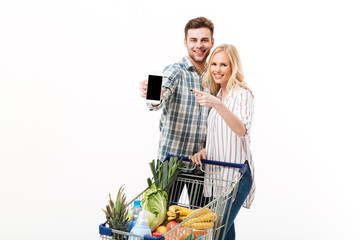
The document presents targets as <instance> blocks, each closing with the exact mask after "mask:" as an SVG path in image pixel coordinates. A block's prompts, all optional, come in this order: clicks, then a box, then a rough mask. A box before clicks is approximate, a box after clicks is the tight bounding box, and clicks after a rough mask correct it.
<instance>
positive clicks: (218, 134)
mask: <svg viewBox="0 0 360 240" xmlns="http://www.w3.org/2000/svg"><path fill="white" fill-rule="evenodd" d="M208 66H209V67H208V69H207V71H206V73H205V74H204V77H203V86H204V87H205V86H206V85H208V86H210V91H211V93H212V94H213V95H216V97H215V96H213V95H211V94H208V93H204V92H200V91H196V90H193V92H195V93H196V94H197V95H196V96H197V101H198V102H199V104H200V105H201V106H207V107H211V108H212V109H211V111H210V113H209V116H208V126H207V129H208V130H207V138H206V147H205V148H204V149H202V150H200V151H199V152H198V153H196V154H195V155H193V156H190V157H189V158H190V159H191V160H192V161H193V162H194V163H197V164H200V163H201V159H210V160H215V161H222V162H229V163H240V164H244V163H246V164H248V170H247V171H246V172H245V174H244V175H243V177H242V178H241V180H240V182H239V185H238V190H237V192H236V199H235V201H234V203H233V204H232V207H231V211H230V216H229V220H228V224H227V227H226V231H225V238H224V239H235V226H234V220H235V217H236V215H237V213H238V212H239V210H240V208H241V206H243V207H245V208H250V206H251V203H252V201H253V198H254V192H255V184H254V165H253V161H252V156H251V151H250V131H251V123H252V119H253V111H254V105H253V97H252V94H251V92H250V91H249V90H248V89H247V87H246V83H245V81H244V75H243V70H242V66H241V62H240V57H239V54H238V52H237V50H236V48H235V47H234V46H233V45H230V44H223V45H220V46H218V47H217V48H215V49H214V51H213V52H212V54H211V56H210V59H209V62H208ZM208 81H209V84H207V83H208ZM205 170H206V172H207V173H206V174H205V186H209V187H205V189H204V195H205V197H211V196H213V195H214V194H213V189H212V187H210V186H211V182H210V181H212V180H210V179H211V177H214V176H215V175H216V176H221V178H222V179H223V180H226V181H231V180H233V179H234V178H236V177H237V176H238V169H235V168H229V167H218V166H210V165H206V166H205ZM212 175H214V176H212Z"/></svg>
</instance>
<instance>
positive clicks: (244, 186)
mask: <svg viewBox="0 0 360 240" xmlns="http://www.w3.org/2000/svg"><path fill="white" fill-rule="evenodd" d="M251 185H252V178H251V171H250V168H249V166H248V168H247V170H246V172H245V173H244V175H243V176H242V178H241V180H240V182H239V185H238V188H237V192H236V196H235V200H234V202H233V203H232V205H231V210H230V213H229V220H228V223H227V226H226V230H225V238H224V239H225V240H235V226H234V220H235V217H236V215H237V214H238V212H239V211H240V208H241V206H242V205H243V203H244V201H245V199H246V197H247V195H248V194H249V192H250V189H251ZM232 194H233V192H232V193H231V194H230V195H231V196H232ZM229 201H231V199H230V200H229ZM227 212H229V204H227V206H226V208H225V213H227ZM225 222H226V219H223V224H225ZM222 233H223V231H222ZM222 233H221V234H220V238H219V239H222Z"/></svg>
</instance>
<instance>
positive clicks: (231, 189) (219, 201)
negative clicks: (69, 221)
mask: <svg viewBox="0 0 360 240" xmlns="http://www.w3.org/2000/svg"><path fill="white" fill-rule="evenodd" d="M171 157H173V156H172V155H169V156H167V157H166V159H165V161H167V160H169V159H170V158H171ZM178 158H179V159H182V160H183V161H184V162H190V160H189V158H187V157H178ZM202 163H203V164H202V165H200V171H201V172H203V173H204V174H193V173H192V172H194V170H195V168H197V166H196V165H192V164H189V165H188V166H190V167H187V168H185V169H182V171H181V172H180V173H179V175H178V178H177V179H176V181H175V182H174V184H173V186H172V187H171V188H170V189H169V192H168V206H171V205H178V206H182V207H187V208H189V209H197V210H196V211H194V212H193V214H192V215H191V216H189V217H188V218H186V219H185V220H183V221H182V222H180V223H179V224H178V225H176V226H175V227H174V228H172V229H171V230H170V231H168V232H167V233H165V234H164V235H163V236H160V237H151V236H144V237H142V236H137V235H134V234H132V233H129V232H124V231H119V230H115V229H111V228H108V227H106V226H105V224H101V225H100V226H99V232H100V236H101V238H102V239H103V240H110V239H116V240H126V239H128V238H129V237H130V236H132V237H137V239H144V240H170V239H173V240H193V239H201V240H223V239H224V235H225V234H224V231H225V229H226V225H227V222H228V218H229V213H230V210H231V204H232V202H233V201H234V200H235V196H236V190H237V186H238V184H239V181H240V179H241V177H242V175H243V174H244V173H245V171H246V169H247V165H246V164H235V163H225V162H218V161H211V160H202ZM204 164H206V165H207V166H208V167H209V168H211V169H213V168H216V167H222V168H235V169H239V170H238V174H237V175H236V177H235V178H234V179H232V180H230V181H227V180H223V177H222V175H221V174H219V175H217V174H214V172H217V171H211V170H210V171H205V167H204ZM204 188H205V189H206V190H207V191H211V192H212V196H213V197H209V198H205V197H203V191H204ZM145 191H146V190H144V191H143V192H142V193H140V194H139V195H138V196H137V197H135V198H134V199H133V201H135V200H142V199H143V197H144V193H145ZM179 191H180V192H181V194H178V193H179ZM199 199H200V201H199ZM209 210H210V211H209ZM213 216H216V219H211V218H213ZM209 220H212V221H209ZM199 223H209V224H210V225H207V226H206V227H204V228H203V229H201V226H203V225H201V226H200V224H199ZM209 226H210V227H209Z"/></svg>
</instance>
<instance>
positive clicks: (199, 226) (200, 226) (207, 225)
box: [184, 221, 214, 230]
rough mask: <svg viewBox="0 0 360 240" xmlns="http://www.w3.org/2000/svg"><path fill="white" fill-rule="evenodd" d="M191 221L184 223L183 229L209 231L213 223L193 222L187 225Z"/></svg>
mask: <svg viewBox="0 0 360 240" xmlns="http://www.w3.org/2000/svg"><path fill="white" fill-rule="evenodd" d="M189 222H192V221H188V222H186V223H184V226H185V227H190V228H192V229H198V230H199V229H202V230H207V229H211V228H213V227H214V223H213V222H196V221H195V222H193V223H189Z"/></svg>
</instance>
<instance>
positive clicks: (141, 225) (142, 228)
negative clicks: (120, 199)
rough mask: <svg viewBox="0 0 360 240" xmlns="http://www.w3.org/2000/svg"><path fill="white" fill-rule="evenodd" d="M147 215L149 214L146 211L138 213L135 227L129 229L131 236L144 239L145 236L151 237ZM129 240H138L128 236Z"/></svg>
mask: <svg viewBox="0 0 360 240" xmlns="http://www.w3.org/2000/svg"><path fill="white" fill-rule="evenodd" d="M148 215H149V213H148V212H147V211H144V210H142V211H140V213H139V217H138V219H137V220H136V224H135V226H134V227H133V228H132V229H131V232H130V233H132V234H135V235H139V236H142V237H144V236H145V235H148V236H151V230H150V228H149V222H148ZM141 239H143V238H141ZM129 240H140V238H138V237H134V236H130V237H129Z"/></svg>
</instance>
